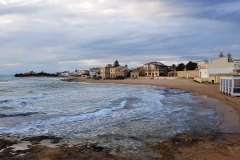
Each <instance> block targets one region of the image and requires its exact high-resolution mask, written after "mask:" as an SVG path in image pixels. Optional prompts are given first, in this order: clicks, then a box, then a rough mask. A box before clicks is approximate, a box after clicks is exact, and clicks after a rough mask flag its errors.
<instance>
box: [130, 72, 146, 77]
mask: <svg viewBox="0 0 240 160" xmlns="http://www.w3.org/2000/svg"><path fill="white" fill-rule="evenodd" d="M141 72H143V71H142V70H134V71H132V72H131V73H130V76H131V78H138V77H139V76H140V74H141Z"/></svg>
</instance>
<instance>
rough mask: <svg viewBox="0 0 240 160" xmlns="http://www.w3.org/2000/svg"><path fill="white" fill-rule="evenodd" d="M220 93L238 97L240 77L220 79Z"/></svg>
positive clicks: (239, 94)
mask: <svg viewBox="0 0 240 160" xmlns="http://www.w3.org/2000/svg"><path fill="white" fill-rule="evenodd" d="M220 92H221V93H223V94H226V95H231V96H240V76H231V77H220Z"/></svg>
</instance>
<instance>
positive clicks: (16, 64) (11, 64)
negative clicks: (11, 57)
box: [2, 63, 20, 66]
mask: <svg viewBox="0 0 240 160" xmlns="http://www.w3.org/2000/svg"><path fill="white" fill-rule="evenodd" d="M2 65H3V66H18V65H20V63H6V64H2Z"/></svg>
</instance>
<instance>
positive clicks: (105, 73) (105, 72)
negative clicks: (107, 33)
mask: <svg viewBox="0 0 240 160" xmlns="http://www.w3.org/2000/svg"><path fill="white" fill-rule="evenodd" d="M110 68H112V65H111V64H107V65H106V67H101V68H100V76H101V77H102V78H110Z"/></svg>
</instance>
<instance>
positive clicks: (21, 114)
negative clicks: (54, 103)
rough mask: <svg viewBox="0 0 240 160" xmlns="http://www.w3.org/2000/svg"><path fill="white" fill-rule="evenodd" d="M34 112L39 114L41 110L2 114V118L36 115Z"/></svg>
mask: <svg viewBox="0 0 240 160" xmlns="http://www.w3.org/2000/svg"><path fill="white" fill-rule="evenodd" d="M34 114H39V112H27V113H16V114H0V118H4V117H19V116H30V115H34Z"/></svg>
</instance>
